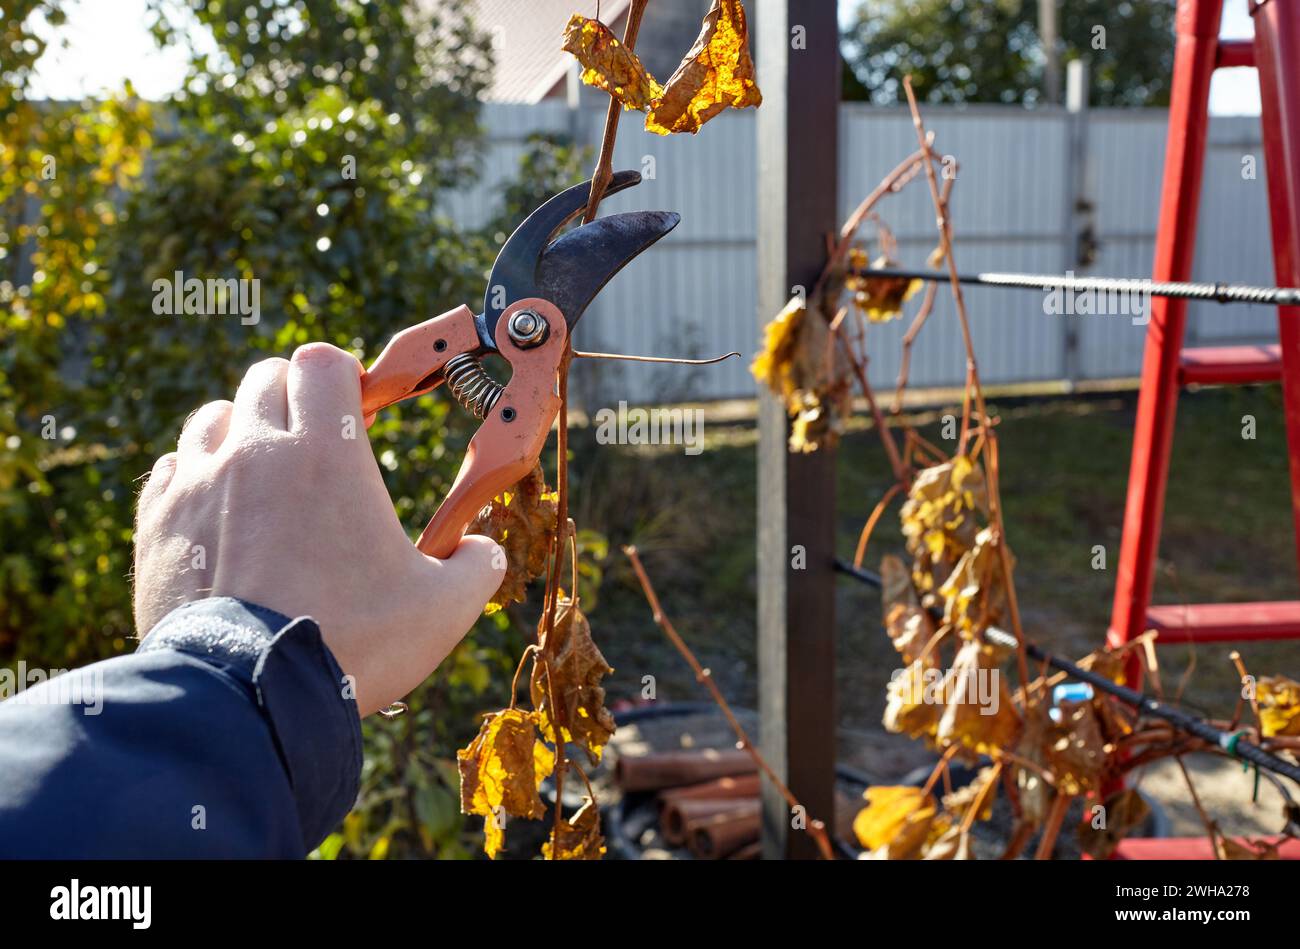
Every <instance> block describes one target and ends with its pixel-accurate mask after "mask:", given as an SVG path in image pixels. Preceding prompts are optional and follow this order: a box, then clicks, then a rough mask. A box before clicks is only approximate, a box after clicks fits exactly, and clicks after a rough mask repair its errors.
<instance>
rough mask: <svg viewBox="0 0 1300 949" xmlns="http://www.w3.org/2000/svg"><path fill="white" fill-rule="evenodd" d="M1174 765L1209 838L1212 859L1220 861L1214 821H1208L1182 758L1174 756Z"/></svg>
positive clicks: (1208, 817) (1216, 829) (1217, 836)
mask: <svg viewBox="0 0 1300 949" xmlns="http://www.w3.org/2000/svg"><path fill="white" fill-rule="evenodd" d="M1174 764H1176V765H1178V770H1179V771H1181V772H1182V773H1183V780H1184V781H1186V782H1187V792H1188V793H1189V794H1190V795H1191V796H1192V806H1193V807H1195V808H1196V813H1197V814H1198V815H1199V816H1200V818H1201V823H1202V824H1204V825H1205V834H1206V836H1207V837H1209V838H1210V849H1211V850H1212V851H1214V859H1215V860H1218V859H1221V858H1220V857H1219V836H1220V832H1219V828H1218V827H1217V826H1215V823H1214V821H1212V820H1210V815H1209V814H1207V813H1205V808H1204V807H1202V806H1201V796H1200V795H1199V794H1197V793H1196V785H1195V784H1193V783H1192V775H1191V773H1190V772H1189V771H1188V770H1187V765H1186V764H1185V763H1184V762H1183V756H1182V755H1174Z"/></svg>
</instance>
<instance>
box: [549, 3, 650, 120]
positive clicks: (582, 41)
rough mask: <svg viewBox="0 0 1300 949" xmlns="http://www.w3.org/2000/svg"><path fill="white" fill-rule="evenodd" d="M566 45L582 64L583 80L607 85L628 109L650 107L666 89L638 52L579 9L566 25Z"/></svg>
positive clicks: (604, 87)
mask: <svg viewBox="0 0 1300 949" xmlns="http://www.w3.org/2000/svg"><path fill="white" fill-rule="evenodd" d="M564 49H565V51H566V52H570V53H572V54H573V55H574V56H575V57H577V60H578V62H579V63H581V64H582V67H583V69H582V81H583V82H584V83H586V84H587V85H589V86H596V87H597V88H599V89H604V90H605V91H606V92H608V93H609V94H610V95H611V96H613V97H614V98H615V99H617V100H618V101H619V102H621V103H623V108H625V109H641V110H645V109H648V108H650V106H651V105H652V104H653V103H654V102H655V101H657V100H658V99H659V97H660V96H662V95H663V93H664V90H663V87H662V86H660V85H659V83H657V82H656V81H655V78H654V76H651V75H650V73H648V72H646V68H645V67H644V66H643V65H641V60H640V59H638V58H637V55H636V53H634V52H632V50H630V49H628V48H627V47H626V46H624V45H623V44H622V43H621V42H619V40H618V37H616V36H615V35H614V34H613V33H611V32H610V30H609V27H607V26H605V24H603V23H601V22H600V21H599V20H593V19H590V18H588V17H585V16H580V15H579V14H577V13H575V14H574V15H573V16H572V17H570V18H569V23H568V25H567V26H566V27H565V28H564Z"/></svg>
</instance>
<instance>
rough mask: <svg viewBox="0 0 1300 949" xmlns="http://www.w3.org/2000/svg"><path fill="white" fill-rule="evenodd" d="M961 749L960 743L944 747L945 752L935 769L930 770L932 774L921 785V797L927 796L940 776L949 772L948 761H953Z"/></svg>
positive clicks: (936, 763)
mask: <svg viewBox="0 0 1300 949" xmlns="http://www.w3.org/2000/svg"><path fill="white" fill-rule="evenodd" d="M960 750H961V746H960V745H949V746H948V747H947V748H945V749H944V752H943V754H942V755H941V756H940V757H939V760H938V761H936V762H935V764H934V770H933V771H931V772H930V776H929V777H928V778H926V779H925V784H923V785H922V786H921V797H925V796H926V795H927V794H929V793H930V792H931V791H932V790H934V785H935V783H936V782H937V781H938V780H939V776H940V775H944V774H947V773H948V762H949V761H951V760H952V758H953V755H955V754H957V752H958V751H960Z"/></svg>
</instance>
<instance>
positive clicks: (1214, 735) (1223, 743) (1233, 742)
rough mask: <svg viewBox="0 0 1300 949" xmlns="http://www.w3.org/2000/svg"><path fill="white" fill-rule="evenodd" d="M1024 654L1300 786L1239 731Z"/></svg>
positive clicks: (992, 632)
mask: <svg viewBox="0 0 1300 949" xmlns="http://www.w3.org/2000/svg"><path fill="white" fill-rule="evenodd" d="M835 569H836V570H837V571H839V572H840V573H843V574H845V575H846V576H850V577H853V578H854V579H855V580H857V581H858V582H860V583H864V584H866V585H867V586H871V587H875V588H876V589H880V587H881V583H882V581H881V578H880V575H879V574H875V573H872V572H871V571H870V570H863V569H862V568H860V567H854V566H853V564H851V563H849V562H848V561H846V560H841V559H840V558H838V557H837V558H835ZM984 636H985V639H987V640H988V641H989V642H992V643H995V644H997V645H999V646H1006V647H1009V648H1011V649H1015V648H1016V638H1015V637H1014V636H1012V635H1011V634H1010V633H1008V632H1005V631H1003V630H1000V629H996V628H993V627H990V628H989V629H987V630H985V633H984ZM1025 653H1026V654H1027V655H1029V656H1030V657H1032V658H1034V659H1036V660H1038V661H1039V662H1045V663H1047V664H1048V665H1049V666H1051V667H1052V668H1053V669H1056V670H1057V671H1059V672H1064V673H1065V674H1066V675H1068V676H1069V677H1070V678H1072V679H1078V680H1079V681H1080V682H1086V683H1088V684H1089V685H1091V686H1092V687H1093V688H1096V689H1100V690H1101V691H1102V692H1105V693H1107V694H1108V695H1113V696H1115V698H1117V699H1119V700H1120V701H1121V702H1124V703H1125V704H1127V705H1132V706H1133V707H1134V708H1136V709H1138V710H1140V711H1142V712H1146V713H1147V714H1149V715H1154V716H1156V717H1157V718H1163V719H1164V720H1165V721H1167V722H1169V723H1170V724H1172V725H1173V726H1174V727H1175V728H1178V729H1180V730H1182V731H1185V732H1188V733H1189V734H1192V735H1195V736H1196V737H1197V738H1201V739H1204V740H1205V741H1208V742H1210V743H1211V744H1214V745H1217V746H1218V747H1219V748H1221V749H1223V750H1224V751H1225V752H1227V753H1228V754H1230V755H1234V756H1236V757H1238V758H1242V759H1244V760H1246V761H1249V762H1251V763H1252V764H1256V765H1258V766H1259V767H1261V768H1266V769H1268V770H1269V771H1273V772H1276V773H1277V774H1281V775H1285V776H1286V777H1288V778H1290V779H1291V780H1292V781H1295V782H1296V783H1297V784H1300V766H1298V765H1294V764H1292V763H1291V762H1289V761H1286V760H1284V759H1282V758H1279V757H1277V756H1276V755H1273V754H1270V753H1269V752H1267V751H1265V750H1264V749H1263V748H1261V747H1259V745H1256V744H1252V743H1251V742H1248V741H1243V740H1242V736H1241V733H1240V732H1225V731H1222V730H1221V729H1218V728H1215V727H1214V726H1213V725H1211V724H1210V723H1209V722H1206V721H1204V720H1203V719H1201V718H1200V717H1198V716H1196V715H1192V714H1189V713H1188V712H1184V711H1182V710H1181V709H1177V708H1174V707H1172V706H1170V705H1166V704H1165V703H1164V702H1161V701H1159V700H1157V699H1154V698H1152V697H1151V696H1149V695H1147V694H1146V693H1144V692H1139V691H1137V690H1136V689H1130V688H1129V687H1128V686H1124V685H1119V684H1118V683H1115V682H1112V681H1111V680H1110V679H1108V678H1106V677H1105V676H1104V675H1101V674H1100V673H1096V672H1091V671H1089V670H1087V669H1084V668H1081V667H1080V666H1077V665H1075V664H1074V663H1073V662H1070V661H1069V660H1068V659H1061V658H1058V657H1057V656H1053V655H1052V654H1051V653H1049V652H1047V651H1046V650H1044V649H1041V648H1040V647H1038V646H1035V645H1034V644H1033V643H1029V642H1027V643H1025Z"/></svg>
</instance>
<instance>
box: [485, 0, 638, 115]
mask: <svg viewBox="0 0 1300 949" xmlns="http://www.w3.org/2000/svg"><path fill="white" fill-rule="evenodd" d="M629 3H630V0H601V2H600V18H601V20H602V21H603V22H604V23H606V24H609V25H610V26H611V27H616V26H617V21H618V20H619V18H620V17H622V16H623V14H624V13H626V12H627V8H628V5H629ZM466 6H468V7H470V8H471V10H472V14H471V15H472V16H473V18H474V20H475V21H476V23H477V25H478V27H479V29H482V30H484V31H486V32H488V33H489V34H490V35H491V36H492V42H493V58H494V60H495V67H494V69H493V72H492V83H491V85H490V86H489V87H488V89H487V92H486V93H485V97H486V98H487V99H488V100H489V101H493V102H538V101H540V100H542V99H543V98H545V97H546V95H547V94H548V93H549V92H550V91H551V90H552V89H554V88H555V85H556V83H558V82H560V81H561V80H562V79H564V76H565V73H567V72H568V71H569V68H570V67H571V66H572V64H573V61H574V60H573V57H571V56H570V55H569V54H568V53H565V52H562V51H561V49H560V45H561V43H562V42H563V37H564V26H565V24H566V23H568V22H569V17H571V16H572V15H573V14H574V13H575V12H578V13H585V14H587V15H589V16H592V15H595V12H596V2H595V0H468V2H467V3H466ZM616 32H617V29H616Z"/></svg>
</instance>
